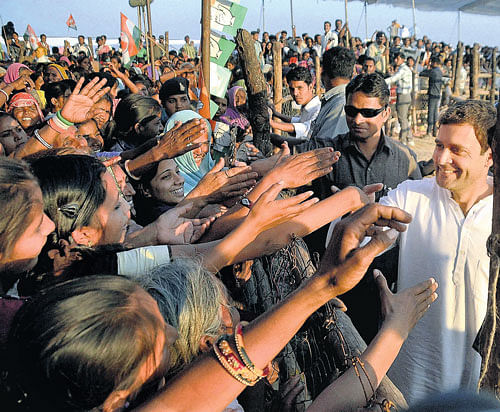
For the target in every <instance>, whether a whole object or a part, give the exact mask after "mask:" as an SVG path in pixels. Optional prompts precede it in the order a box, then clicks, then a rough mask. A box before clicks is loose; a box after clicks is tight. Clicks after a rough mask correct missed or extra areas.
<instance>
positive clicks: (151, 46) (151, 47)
mask: <svg viewBox="0 0 500 412" xmlns="http://www.w3.org/2000/svg"><path fill="white" fill-rule="evenodd" d="M146 12H147V14H148V39H147V40H148V43H149V60H150V65H151V77H152V78H153V82H156V67H155V55H154V44H153V37H152V32H153V27H152V25H151V0H146Z"/></svg>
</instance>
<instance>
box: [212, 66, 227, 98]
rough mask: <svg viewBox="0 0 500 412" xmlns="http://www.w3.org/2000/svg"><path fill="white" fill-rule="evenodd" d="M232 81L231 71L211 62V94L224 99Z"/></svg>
mask: <svg viewBox="0 0 500 412" xmlns="http://www.w3.org/2000/svg"><path fill="white" fill-rule="evenodd" d="M230 79H231V70H228V69H226V68H225V67H222V66H219V65H217V64H215V63H212V62H210V94H212V95H214V96H217V97H220V98H221V99H223V98H224V97H225V95H226V91H227V86H228V84H229V80H230Z"/></svg>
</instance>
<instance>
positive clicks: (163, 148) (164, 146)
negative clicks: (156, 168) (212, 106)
mask: <svg viewBox="0 0 500 412" xmlns="http://www.w3.org/2000/svg"><path fill="white" fill-rule="evenodd" d="M207 141H208V136H207V124H206V122H205V121H204V120H203V119H201V120H200V119H193V120H190V121H189V122H186V123H183V124H181V123H180V122H178V123H176V125H175V127H174V128H173V129H171V130H169V131H168V132H166V133H165V134H163V135H161V137H160V139H159V141H158V145H157V146H155V147H154V150H155V151H156V152H157V153H158V156H156V157H157V160H158V161H160V160H163V159H173V158H174V157H177V156H180V155H182V154H184V153H187V152H190V151H191V150H194V149H196V148H198V147H200V146H201V145H202V144H203V143H206V142H207Z"/></svg>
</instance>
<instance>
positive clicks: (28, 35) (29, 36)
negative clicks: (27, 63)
mask: <svg viewBox="0 0 500 412" xmlns="http://www.w3.org/2000/svg"><path fill="white" fill-rule="evenodd" d="M23 38H24V41H25V42H26V43H28V42H29V44H30V46H31V49H32V50H36V49H37V48H38V39H37V37H36V34H35V30H33V28H32V27H31V26H30V25H29V24H28V27H26V31H25V32H24V35H23Z"/></svg>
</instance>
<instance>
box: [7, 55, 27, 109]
mask: <svg viewBox="0 0 500 412" xmlns="http://www.w3.org/2000/svg"><path fill="white" fill-rule="evenodd" d="M31 73H32V72H31V70H30V69H29V68H28V67H27V66H25V65H24V64H21V63H13V64H11V65H10V66H9V67H8V68H7V72H6V73H5V76H4V77H3V81H2V82H1V83H0V107H2V106H3V105H4V104H5V103H7V102H8V101H9V99H10V97H11V93H13V92H16V91H23V90H25V89H28V88H31V89H34V88H35V84H34V83H33V81H32V80H31V78H30V74H31Z"/></svg>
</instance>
